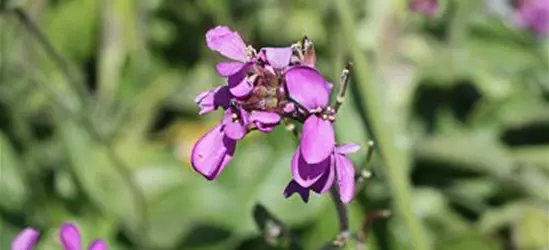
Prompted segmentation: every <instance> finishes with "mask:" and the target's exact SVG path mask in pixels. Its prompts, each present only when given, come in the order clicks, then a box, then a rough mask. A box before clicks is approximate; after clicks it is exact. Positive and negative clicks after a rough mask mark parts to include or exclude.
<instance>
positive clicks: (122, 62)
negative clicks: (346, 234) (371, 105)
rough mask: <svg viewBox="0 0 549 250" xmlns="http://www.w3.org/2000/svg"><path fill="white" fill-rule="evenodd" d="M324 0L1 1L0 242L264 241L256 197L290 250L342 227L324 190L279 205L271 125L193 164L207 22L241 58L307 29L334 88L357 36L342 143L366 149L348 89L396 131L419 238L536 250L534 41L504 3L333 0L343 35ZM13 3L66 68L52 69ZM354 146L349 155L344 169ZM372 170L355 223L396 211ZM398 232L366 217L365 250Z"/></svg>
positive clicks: (543, 85)
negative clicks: (224, 156) (216, 174)
mask: <svg viewBox="0 0 549 250" xmlns="http://www.w3.org/2000/svg"><path fill="white" fill-rule="evenodd" d="M334 1H335V0H334ZM334 1H314V0H298V1H291V0H266V1H259V0H256V1H253V0H200V1H199V0H116V1H114V0H100V1H99V0H50V1H46V0H33V1H13V0H11V1H7V2H3V4H4V5H2V7H4V10H2V12H0V42H1V44H0V53H1V54H0V146H1V148H0V151H1V162H0V169H1V171H0V249H8V248H9V243H10V241H11V239H12V238H13V236H14V235H15V234H16V233H17V232H18V231H19V230H21V229H22V228H24V227H26V226H33V227H36V228H38V229H40V230H41V231H42V232H43V235H42V239H41V243H40V246H39V249H45V250H46V249H58V245H57V238H56V237H57V231H56V230H57V228H58V227H59V226H60V225H61V223H62V222H64V221H73V222H75V223H76V224H78V225H79V226H80V227H81V231H82V232H83V237H84V239H85V240H91V239H93V238H103V239H105V240H107V241H108V242H109V245H110V248H111V249H114V250H122V249H154V250H157V249H278V248H280V247H281V246H278V247H276V246H269V244H268V242H270V241H266V240H265V239H264V237H263V236H264V235H263V232H264V229H262V228H258V227H257V225H256V224H255V223H254V214H256V215H257V213H258V210H257V209H258V207H256V206H255V204H257V203H260V204H262V205H263V207H264V208H265V209H267V210H268V211H263V212H262V213H260V214H263V215H265V214H268V216H275V217H276V221H278V222H280V223H283V224H284V230H285V232H284V235H291V236H292V240H295V239H297V241H298V244H299V245H300V246H301V247H302V248H303V249H316V248H318V247H321V246H322V245H324V244H325V243H326V242H328V241H330V240H332V239H333V238H334V237H335V236H336V235H337V230H338V225H337V220H336V217H335V209H334V207H333V205H332V204H331V202H330V199H329V197H327V196H322V197H317V196H313V197H312V200H311V201H310V202H309V204H303V203H302V202H301V201H300V200H299V199H298V198H296V197H292V198H291V199H288V200H285V199H284V198H283V197H282V190H283V189H284V187H285V185H286V184H287V182H288V181H289V179H290V171H289V169H290V159H291V156H292V154H293V150H294V148H295V140H294V139H293V138H292V135H291V133H288V132H286V131H285V130H284V129H283V128H278V129H277V130H275V131H274V132H273V134H271V135H260V134H253V135H251V136H249V138H247V139H246V140H245V141H244V142H243V143H241V144H239V148H238V150H237V153H236V157H235V159H234V160H233V161H232V162H231V164H230V166H229V167H228V168H227V169H226V170H225V171H224V172H223V174H222V175H221V177H220V178H219V179H217V180H216V181H214V182H207V181H206V180H204V179H203V178H202V177H201V176H199V175H198V174H196V173H194V172H193V170H192V168H191V167H190V165H189V160H188V159H189V153H190V149H191V148H192V145H193V143H194V142H195V141H196V139H197V138H198V137H199V136H201V135H202V134H203V133H204V132H206V131H207V130H208V129H209V128H211V127H213V126H214V124H215V123H216V122H217V121H218V119H219V118H220V116H219V114H215V115H208V116H204V117H199V116H198V115H197V108H196V107H195V106H194V103H193V98H194V96H195V95H196V94H198V93H200V92H201V91H204V90H207V89H210V88H212V87H214V86H217V85H220V84H222V83H223V80H222V78H220V77H218V76H217V75H216V73H215V69H214V65H215V63H216V62H218V61H220V57H218V56H216V55H215V53H213V52H211V51H209V50H208V49H207V48H206V46H205V42H204V33H205V31H206V30H207V29H209V28H211V27H214V26H215V25H218V24H223V25H228V26H230V27H232V28H233V29H235V30H237V31H239V33H240V34H242V36H243V37H244V39H245V41H246V42H247V43H250V44H252V45H254V46H255V47H256V48H257V47H261V46H284V45H288V44H290V43H293V42H295V41H297V40H299V39H300V38H301V37H302V36H303V35H305V34H306V35H308V36H309V38H311V39H312V40H313V41H314V42H315V47H316V50H317V57H318V61H319V62H318V63H319V65H318V68H319V69H320V70H321V71H322V72H323V73H324V74H325V75H326V77H327V78H328V79H329V80H330V81H331V82H336V83H337V81H338V77H339V74H340V71H341V69H342V66H343V65H344V63H345V61H346V60H347V59H349V58H351V57H350V55H349V53H348V52H349V51H348V48H347V44H348V43H349V41H346V39H348V37H349V36H352V37H355V38H356V41H357V44H358V46H359V47H360V48H359V49H360V51H358V52H357V51H352V53H360V54H361V55H362V54H363V55H364V56H366V58H367V59H368V61H369V63H370V66H371V69H361V68H355V69H354V70H355V71H361V70H369V72H371V73H370V74H369V76H370V78H371V81H373V82H374V85H375V86H376V88H367V89H365V88H352V89H351V92H352V91H353V90H354V91H355V93H351V94H350V95H351V98H348V99H349V100H348V102H347V103H346V105H344V107H343V108H342V110H341V113H340V115H339V117H338V122H337V124H336V126H337V127H336V130H337V136H338V140H339V141H341V142H350V141H355V142H359V143H361V144H362V145H366V143H367V141H368V140H369V139H370V138H372V137H371V135H370V133H371V131H367V130H366V129H364V128H365V126H363V124H362V121H363V120H364V119H362V118H364V117H366V118H368V116H371V115H372V114H370V113H368V114H367V113H365V111H364V110H361V109H360V108H359V109H356V108H354V107H360V105H362V104H361V103H363V101H364V100H361V99H359V98H363V96H364V93H356V91H373V93H375V95H376V96H379V99H380V100H381V101H382V104H383V105H382V106H383V110H384V112H382V114H381V115H383V117H373V118H372V117H369V118H370V119H384V120H386V121H387V122H388V123H390V124H392V126H391V130H389V131H388V132H390V133H391V134H392V135H394V136H393V138H394V142H392V143H394V144H395V145H396V148H400V149H402V150H403V151H406V153H407V154H408V155H409V156H410V159H411V163H412V164H410V167H409V168H408V167H407V166H397V167H400V168H399V169H398V171H404V173H405V174H406V176H409V177H410V180H411V183H412V184H413V189H410V190H408V191H409V192H410V194H411V195H412V197H410V198H411V199H412V211H410V213H412V214H413V215H414V217H416V218H419V219H420V220H421V222H422V223H423V224H424V228H425V234H426V236H427V242H428V245H429V246H431V248H432V249H437V250H450V249H471V250H473V249H479V250H481V249H482V250H483V249H525V250H526V249H531V250H538V249H539V250H541V249H548V248H549V214H548V211H547V207H548V203H549V193H548V192H549V70H548V68H549V66H548V65H549V62H548V56H549V55H548V53H549V42H548V41H547V40H543V39H538V38H536V37H535V36H533V35H531V34H529V33H528V31H524V30H518V29H515V28H514V27H513V25H512V20H509V17H507V16H504V15H503V14H501V11H500V12H498V11H497V10H498V8H496V5H497V4H502V3H503V2H505V1H495V0H494V1H477V0H447V1H441V11H440V13H439V15H438V16H437V17H436V18H435V19H432V20H431V19H428V18H426V17H424V16H421V15H419V14H414V13H407V14H403V13H402V11H398V10H402V6H400V7H399V6H398V5H396V4H393V3H397V2H398V1H382V0H379V1H378V0H352V1H347V2H349V3H350V4H351V5H350V6H352V8H350V9H349V10H348V12H346V14H347V15H348V17H350V18H351V20H352V22H353V24H354V30H351V33H350V34H349V33H346V35H345V34H342V32H343V31H342V28H341V23H340V21H339V20H340V18H338V12H337V11H336V10H335V7H334ZM338 1H339V0H338ZM403 3H404V2H402V1H401V2H400V4H401V5H402V4H403ZM17 8H21V9H22V10H24V11H25V12H26V13H28V15H29V16H30V17H31V19H32V20H34V21H35V22H36V23H37V25H38V27H39V29H40V30H41V31H42V32H43V33H44V34H45V37H46V38H47V39H48V40H49V42H51V44H52V45H53V47H54V48H55V49H56V50H57V51H58V53H59V54H60V55H62V56H63V57H64V58H66V60H67V61H68V66H63V65H61V67H59V65H58V61H56V59H55V58H52V55H51V54H49V53H48V52H47V50H46V48H45V47H44V46H43V45H44V44H43V43H42V42H40V41H39V40H37V39H36V36H35V34H34V33H33V32H32V31H31V30H29V28H28V25H25V24H24V23H22V22H21V19H20V18H18V15H17V14H16V13H15V11H16V10H17ZM509 8H511V7H510V6H509ZM340 16H341V15H340ZM354 55H355V56H356V54H354ZM353 83H355V81H352V83H351V84H353ZM83 92H84V94H82V93H83ZM361 117H362V118H361ZM366 125H368V124H366ZM374 136H375V135H374ZM364 155H365V152H364V150H362V152H361V153H359V154H357V155H354V156H352V158H353V160H354V161H355V163H356V165H357V166H358V165H359V164H360V162H361V161H362V158H364ZM389 157H390V155H389ZM373 165H374V166H373V169H374V173H375V176H374V178H372V179H370V180H368V181H367V183H366V187H365V189H364V190H363V191H362V192H360V193H359V194H358V195H357V198H356V200H355V202H353V204H352V205H351V206H350V207H349V211H350V217H351V226H352V228H353V229H355V230H356V229H359V228H360V227H361V224H362V221H363V220H364V217H365V214H366V212H367V211H373V210H377V209H385V208H389V209H393V204H394V202H393V201H394V198H393V195H392V193H391V190H390V189H389V186H390V185H389V183H388V182H389V181H391V179H390V178H387V177H388V176H387V174H386V173H385V172H384V163H383V161H382V160H381V157H379V156H376V157H374V164H373ZM254 211H255V213H254ZM265 216H267V215H265ZM256 217H257V216H256ZM256 219H257V218H256ZM264 224H265V223H263V224H262V223H259V225H264ZM407 230H408V229H407V227H405V225H404V221H403V218H402V217H401V216H400V215H398V214H397V215H396V216H393V217H391V218H390V219H388V220H384V221H378V222H376V224H375V226H374V229H373V233H372V234H371V235H370V237H369V238H368V246H369V249H380V250H381V249H410V247H411V246H410V244H411V243H410V237H411V236H410V232H408V231H407ZM289 244H290V243H288V242H286V243H284V244H282V245H289ZM292 244H293V243H292ZM351 247H352V246H351Z"/></svg>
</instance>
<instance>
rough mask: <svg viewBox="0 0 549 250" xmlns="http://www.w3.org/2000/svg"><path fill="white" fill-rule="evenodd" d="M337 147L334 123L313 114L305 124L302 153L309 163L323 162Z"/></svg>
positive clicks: (301, 144)
mask: <svg viewBox="0 0 549 250" xmlns="http://www.w3.org/2000/svg"><path fill="white" fill-rule="evenodd" d="M334 147H335V135H334V128H333V127H332V123H331V122H330V121H328V120H324V119H321V118H319V117H318V116H316V115H311V116H309V118H307V120H305V123H304V124H303V134H302V137H301V143H300V148H301V153H302V154H303V159H305V161H306V162H307V163H310V164H313V163H318V162H321V161H323V160H325V159H327V158H328V156H330V154H331V153H332V152H333V151H334Z"/></svg>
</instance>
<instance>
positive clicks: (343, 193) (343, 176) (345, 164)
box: [335, 154, 355, 204]
mask: <svg viewBox="0 0 549 250" xmlns="http://www.w3.org/2000/svg"><path fill="white" fill-rule="evenodd" d="M335 169H336V171H337V185H338V187H339V196H340V197H341V201H342V202H343V203H346V204H349V203H351V201H352V200H353V196H354V195H355V168H354V167H353V162H352V161H351V160H349V159H348V158H347V157H345V156H343V155H339V154H336V155H335Z"/></svg>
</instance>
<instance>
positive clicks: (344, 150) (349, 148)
mask: <svg viewBox="0 0 549 250" xmlns="http://www.w3.org/2000/svg"><path fill="white" fill-rule="evenodd" d="M359 149H360V145H359V144H356V143H346V144H343V145H339V146H337V147H336V148H335V152H336V153H338V154H342V155H347V154H350V153H355V152H357V151H358V150H359Z"/></svg>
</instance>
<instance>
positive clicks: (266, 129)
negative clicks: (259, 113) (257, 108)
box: [255, 122, 274, 133]
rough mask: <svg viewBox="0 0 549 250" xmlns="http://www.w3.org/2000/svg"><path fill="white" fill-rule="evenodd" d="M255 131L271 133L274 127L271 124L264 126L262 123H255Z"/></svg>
mask: <svg viewBox="0 0 549 250" xmlns="http://www.w3.org/2000/svg"><path fill="white" fill-rule="evenodd" d="M255 125H256V126H257V130H259V131H261V132H263V133H271V132H273V129H274V126H273V125H271V124H264V123H260V122H258V123H256V124H255Z"/></svg>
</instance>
